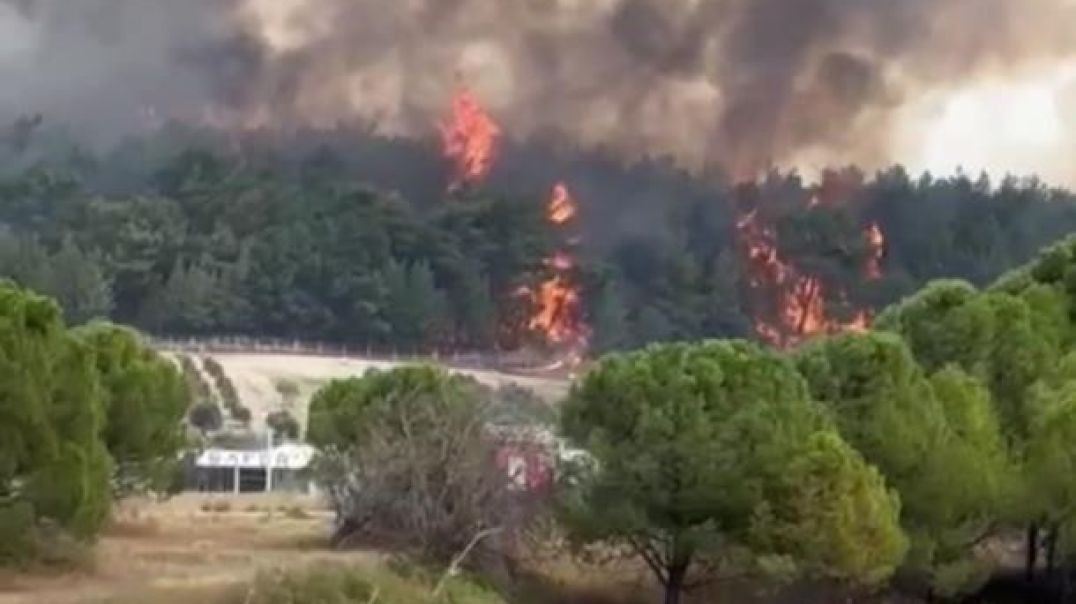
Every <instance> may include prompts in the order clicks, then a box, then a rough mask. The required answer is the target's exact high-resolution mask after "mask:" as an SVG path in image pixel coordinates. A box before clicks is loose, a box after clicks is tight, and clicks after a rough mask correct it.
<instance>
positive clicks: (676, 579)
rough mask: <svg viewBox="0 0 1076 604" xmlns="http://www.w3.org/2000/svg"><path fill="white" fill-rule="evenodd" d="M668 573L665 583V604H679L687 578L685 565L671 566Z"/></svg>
mask: <svg viewBox="0 0 1076 604" xmlns="http://www.w3.org/2000/svg"><path fill="white" fill-rule="evenodd" d="M668 572H669V579H668V581H666V582H665V604H680V594H682V593H683V591H684V579H685V578H686V577H687V565H686V564H679V565H676V566H671V567H669V568H668Z"/></svg>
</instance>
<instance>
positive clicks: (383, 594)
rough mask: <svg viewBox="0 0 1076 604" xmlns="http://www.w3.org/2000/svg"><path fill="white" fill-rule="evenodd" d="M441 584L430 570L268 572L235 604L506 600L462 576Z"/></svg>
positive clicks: (490, 603) (493, 603) (486, 603)
mask: <svg viewBox="0 0 1076 604" xmlns="http://www.w3.org/2000/svg"><path fill="white" fill-rule="evenodd" d="M437 588H438V585H437V580H436V579H435V578H434V576H432V575H430V574H425V573H423V574H411V573H408V574H407V575H402V574H400V573H397V572H394V571H391V570H388V569H383V568H371V569H362V570H359V569H352V568H347V567H343V566H329V567H322V568H317V569H308V570H303V571H298V572H283V571H272V572H263V573H262V574H260V575H258V577H256V578H255V580H254V583H253V585H251V587H250V589H249V590H247V591H246V593H243V594H242V596H241V598H242V599H239V600H236V601H235V604H240V603H243V604H300V603H301V604H366V603H368V602H377V604H450V603H451V604H504V600H503V599H502V598H501V597H500V596H498V595H497V594H496V593H494V592H492V591H490V590H488V589H486V588H484V587H482V586H480V585H477V584H475V583H473V582H471V581H469V580H467V579H466V578H463V577H451V578H449V579H447V581H446V582H445V583H444V585H442V586H441V589H440V590H439V591H437ZM435 591H437V593H436V594H435V593H434V592H435ZM228 604H232V603H231V602H229V603H228Z"/></svg>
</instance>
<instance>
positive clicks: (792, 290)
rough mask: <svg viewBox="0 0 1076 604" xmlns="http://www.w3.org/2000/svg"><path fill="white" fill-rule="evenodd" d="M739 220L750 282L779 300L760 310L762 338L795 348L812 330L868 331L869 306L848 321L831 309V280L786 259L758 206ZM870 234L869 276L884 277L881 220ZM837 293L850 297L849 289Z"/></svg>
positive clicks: (758, 319) (758, 324)
mask: <svg viewBox="0 0 1076 604" xmlns="http://www.w3.org/2000/svg"><path fill="white" fill-rule="evenodd" d="M736 226H737V230H738V231H739V234H740V239H741V241H742V242H743V244H744V247H745V250H746V255H747V261H748V271H747V272H748V285H749V286H750V288H751V290H752V291H753V293H755V295H761V296H763V297H770V296H772V297H773V299H774V302H775V304H776V308H775V309H774V310H775V312H773V313H762V312H759V313H756V317H755V319H754V321H755V332H756V333H757V334H758V335H759V337H760V338H762V339H763V340H764V341H766V342H769V343H770V344H772V345H774V346H776V347H779V348H789V347H792V346H795V345H796V344H798V343H800V342H802V341H803V340H805V339H808V338H810V337H812V336H816V335H821V334H827V333H837V332H841V331H865V330H866V329H867V328H869V327H870V323H871V319H872V317H871V314H870V312H869V311H867V310H859V311H857V312H856V314H855V316H854V317H853V318H852V320H850V321H848V322H842V321H840V320H837V319H835V318H833V317H831V316H830V315H829V312H828V309H827V306H828V300H827V292H826V287H825V284H824V283H823V282H822V280H821V279H820V278H818V277H816V276H813V275H808V274H804V273H803V272H802V271H801V270H799V269H798V268H797V267H796V266H795V265H793V264H791V263H789V262H785V261H784V260H782V259H781V256H780V254H779V252H778V248H777V236H776V233H775V232H774V230H773V229H772V228H771V227H768V226H765V225H763V224H761V222H760V221H759V218H758V213H757V211H753V212H750V213H749V214H746V215H745V216H743V217H742V218H741V219H740V221H739V222H738V223H737V225H736ZM867 237H868V242H869V243H870V245H871V248H870V250H871V254H870V257H869V258H868V267H867V272H868V277H869V278H872V279H876V278H880V277H881V259H882V257H883V256H884V253H885V249H884V247H885V237H884V234H883V233H882V230H881V228H880V227H879V226H878V225H877V224H872V225H871V227H870V228H869V229H868V230H867ZM837 298H838V299H842V298H844V294H843V292H839V293H838V296H837ZM767 314H769V315H770V316H769V317H768V316H767ZM771 317H772V318H771Z"/></svg>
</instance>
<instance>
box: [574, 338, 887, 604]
mask: <svg viewBox="0 0 1076 604" xmlns="http://www.w3.org/2000/svg"><path fill="white" fill-rule="evenodd" d="M562 414H563V415H562V418H563V429H564V432H565V434H566V435H567V436H568V437H569V438H570V439H571V440H572V441H573V442H574V443H575V444H576V445H578V446H581V447H583V448H585V449H586V450H587V451H588V452H589V454H590V455H591V456H592V459H593V460H594V465H593V466H590V469H589V470H583V471H581V472H579V473H577V474H575V475H573V476H572V480H571V481H570V483H569V484H574V488H571V489H570V490H569V493H570V495H569V496H568V498H567V501H566V503H565V519H566V521H567V522H568V525H569V527H570V529H571V531H572V532H573V533H574V535H575V537H576V538H577V539H579V540H581V541H583V542H594V541H606V542H610V543H613V544H618V545H621V546H626V547H627V548H629V550H630V551H632V552H633V553H634V554H636V555H638V556H640V557H642V558H643V560H644V561H646V562H647V564H648V565H649V566H650V568H651V569H652V570H653V571H654V573H655V574H656V575H657V577H658V578H659V579H660V580H661V581H662V583H663V584H664V585H665V587H666V591H667V594H669V596H668V597H670V598H676V597H677V594H678V593H679V591H680V590H681V588H682V587H683V586H684V585H685V584H689V583H690V582H691V581H692V580H693V579H692V578H691V577H690V575H691V574H692V573H693V571H694V572H695V573H704V571H705V570H706V569H705V568H704V567H706V566H710V565H711V564H713V563H714V562H716V561H719V559H720V556H721V554H723V553H724V554H727V553H728V552H729V551H730V550H732V549H733V548H736V547H739V548H745V549H747V550H750V551H752V552H754V553H755V554H756V555H759V556H780V557H784V558H787V559H790V560H791V561H792V562H793V563H794V564H796V565H798V566H800V567H801V569H802V570H814V571H816V572H820V573H823V574H825V575H829V576H836V577H841V578H844V579H848V580H851V581H854V582H863V583H873V582H878V581H880V580H882V579H884V578H885V577H887V576H888V575H889V574H890V573H891V572H892V571H893V569H894V568H895V567H896V565H897V564H898V563H899V562H900V560H901V559H902V557H903V555H904V551H905V549H906V546H907V544H906V541H905V538H904V535H903V534H902V532H901V530H900V528H899V526H898V525H897V520H898V519H897V517H898V513H899V509H900V508H899V503H898V501H897V498H896V496H895V495H893V494H891V493H890V492H889V491H888V490H887V489H886V487H885V486H884V484H883V483H882V480H881V478H880V477H879V476H878V474H877V473H876V472H875V471H874V470H873V469H872V468H870V467H869V466H868V465H867V464H866V463H864V461H863V459H862V458H861V457H860V456H859V454H858V453H856V452H855V451H854V450H852V449H851V448H850V447H848V445H847V444H845V442H844V441H843V440H841V438H840V437H839V436H838V435H837V433H836V431H835V430H834V428H833V427H832V425H831V424H830V422H829V421H828V420H827V418H826V417H825V415H824V414H823V413H822V412H821V409H820V408H818V407H817V406H816V405H814V404H813V403H812V402H811V401H810V400H809V398H808V393H807V388H806V386H805V384H804V382H803V379H802V378H801V377H800V376H799V375H798V374H797V373H796V371H795V369H794V368H793V366H792V365H791V364H790V363H789V362H788V361H786V360H784V359H781V358H780V357H779V356H777V355H775V354H773V353H767V352H763V351H762V350H760V349H759V348H757V347H755V346H753V345H750V344H746V343H742V342H713V343H707V344H702V345H697V346H691V345H665V346H656V347H651V348H648V349H647V350H645V351H641V352H637V353H632V354H626V355H614V356H611V357H607V358H606V359H604V360H603V361H602V362H601V363H600V364H599V365H598V366H597V367H596V368H595V369H594V370H593V371H591V372H590V373H588V374H587V376H586V377H585V379H584V380H583V382H582V383H581V384H579V385H577V386H576V387H575V388H574V389H573V392H572V395H571V397H570V398H569V400H568V401H567V403H566V404H565V406H564V408H563V411H562ZM667 601H672V600H667Z"/></svg>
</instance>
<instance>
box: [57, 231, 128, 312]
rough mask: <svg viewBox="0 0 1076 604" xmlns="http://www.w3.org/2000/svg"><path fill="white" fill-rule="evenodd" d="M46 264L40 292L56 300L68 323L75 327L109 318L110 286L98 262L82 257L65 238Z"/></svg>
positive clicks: (80, 252)
mask: <svg viewBox="0 0 1076 604" xmlns="http://www.w3.org/2000/svg"><path fill="white" fill-rule="evenodd" d="M48 263H49V271H48V277H47V280H46V284H45V285H43V286H42V288H41V291H42V292H44V293H47V294H49V295H51V296H53V297H55V298H56V300H57V301H58V302H59V303H60V307H61V308H63V310H64V316H65V317H66V318H67V320H68V322H70V323H73V324H76V325H78V324H82V323H86V322H87V321H90V320H92V319H105V318H108V316H109V313H111V312H112V285H111V284H110V283H109V281H108V279H107V278H106V277H105V274H104V270H103V267H102V266H101V262H100V261H99V260H97V259H96V258H93V257H91V256H88V255H87V254H85V253H84V252H83V251H82V250H81V249H79V247H78V246H77V245H76V244H75V242H74V241H72V240H71V239H65V240H64V242H63V245H62V246H61V247H60V249H59V250H58V251H57V252H56V253H55V254H53V255H52V256H50V257H49V259H48Z"/></svg>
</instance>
